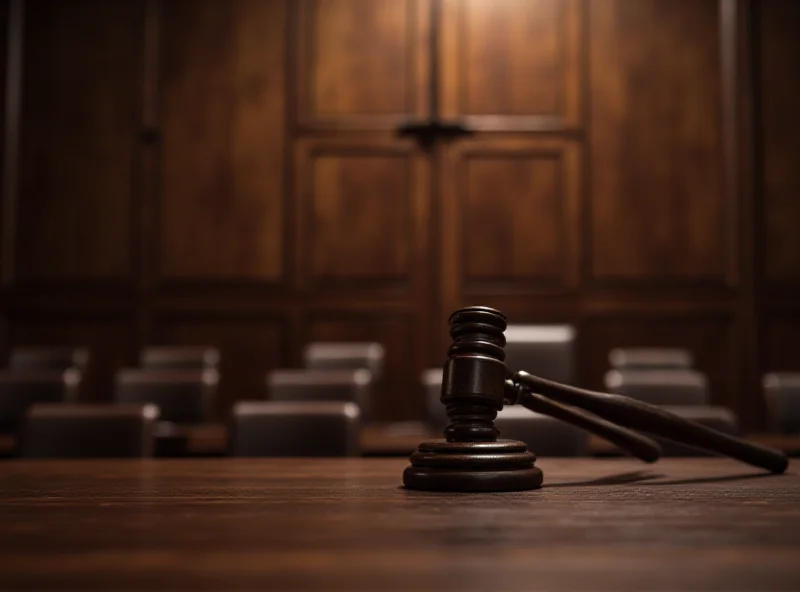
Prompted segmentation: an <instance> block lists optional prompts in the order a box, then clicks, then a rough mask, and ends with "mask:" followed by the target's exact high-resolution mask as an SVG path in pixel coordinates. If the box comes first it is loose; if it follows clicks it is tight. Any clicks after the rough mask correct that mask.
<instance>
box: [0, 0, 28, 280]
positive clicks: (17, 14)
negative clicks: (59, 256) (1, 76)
mask: <svg viewBox="0 0 800 592" xmlns="http://www.w3.org/2000/svg"><path fill="white" fill-rule="evenodd" d="M8 10H9V14H8V48H7V63H6V80H5V98H6V100H5V114H4V117H5V137H4V138H3V206H2V207H3V236H2V246H0V250H2V272H0V273H2V278H0V280H1V281H2V284H3V285H4V286H9V285H11V283H12V282H13V281H14V276H15V267H16V242H17V241H16V238H17V233H16V230H17V204H18V202H19V140H20V121H21V119H22V52H23V42H24V39H23V37H24V31H23V27H24V21H25V6H24V0H10V5H9V8H8Z"/></svg>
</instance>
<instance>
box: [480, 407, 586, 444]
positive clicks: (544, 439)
mask: <svg viewBox="0 0 800 592" xmlns="http://www.w3.org/2000/svg"><path fill="white" fill-rule="evenodd" d="M494 425H495V426H496V427H497V429H498V430H500V434H501V435H502V437H503V438H507V439H510V440H519V441H521V442H525V444H527V445H528V450H530V451H531V452H533V453H534V454H535V455H536V456H587V455H588V454H589V434H588V433H586V432H585V431H583V430H581V429H579V428H576V427H575V426H572V425H570V424H568V423H565V422H563V421H561V420H558V419H555V418H553V417H550V416H549V415H543V414H541V413H535V412H533V411H531V410H529V409H526V408H525V407H522V406H521V405H508V406H506V407H504V408H503V409H502V410H501V411H500V412H499V413H498V414H497V419H495V421H494Z"/></svg>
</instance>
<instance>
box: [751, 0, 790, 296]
mask: <svg viewBox="0 0 800 592" xmlns="http://www.w3.org/2000/svg"><path fill="white" fill-rule="evenodd" d="M757 7H758V9H759V12H760V14H759V16H760V18H759V21H760V23H759V24H760V27H759V31H758V34H759V37H760V52H759V53H760V58H761V59H760V64H759V66H760V74H761V75H760V80H759V83H760V84H759V88H760V90H761V93H760V98H761V101H760V103H761V104H760V106H761V112H760V119H761V124H762V134H763V135H762V137H761V155H762V157H763V164H762V167H761V170H762V175H763V178H762V183H763V187H762V191H763V202H762V203H763V208H764V228H763V229H762V232H763V236H764V243H765V244H764V261H763V264H764V268H765V274H764V275H765V276H766V279H767V281H768V282H769V283H770V284H794V286H795V289H794V290H793V293H794V294H795V296H797V297H798V300H800V288H799V287H798V286H800V232H799V231H798V221H800V167H798V166H797V164H798V158H797V155H798V154H800V113H798V104H800V80H799V79H798V75H797V73H798V72H800V36H798V31H800V3H797V2H785V1H782V0H763V1H762V2H759V3H758V4H757Z"/></svg>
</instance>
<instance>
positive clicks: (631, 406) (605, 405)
mask: <svg viewBox="0 0 800 592" xmlns="http://www.w3.org/2000/svg"><path fill="white" fill-rule="evenodd" d="M511 380H512V381H513V382H514V383H516V384H518V385H521V386H524V387H525V388H526V389H529V390H531V391H533V392H534V393H538V394H539V395H542V396H544V397H549V398H552V399H555V400H556V401H557V402H559V403H563V404H566V405H572V406H575V407H580V408H582V409H585V410H586V411H589V412H591V413H594V414H595V415H597V416H598V417H602V418H603V419H606V420H608V421H610V422H612V423H615V424H618V425H621V426H624V427H627V428H630V429H634V430H638V431H643V432H647V433H649V434H652V435H655V436H661V437H663V438H667V439H668V440H673V441H675V442H680V443H682V444H688V445H689V446H693V447H696V448H702V449H705V450H708V451H711V452H716V453H718V454H722V455H725V456H730V457H731V458H735V459H737V460H740V461H742V462H745V463H748V464H751V465H754V466H757V467H761V468H764V469H767V470H768V471H771V472H773V473H783V472H784V471H785V470H786V467H787V466H788V465H789V459H788V458H787V456H786V455H785V454H783V453H782V452H780V451H778V450H774V449H772V448H767V447H766V446H760V445H758V444H753V443H751V442H747V441H746V440H743V439H741V438H735V437H733V436H729V435H727V434H723V433H722V432H718V431H716V430H712V429H710V428H707V427H705V426H703V425H700V424H699V423H695V422H693V421H687V420H685V419H683V418H681V417H678V416H677V415H674V414H672V413H669V412H667V411H664V410H663V409H660V408H658V407H655V406H652V405H648V404H646V403H642V402H641V401H637V400H636V399H631V398H630V397H624V396H622V395H611V394H608V393H598V392H594V391H587V390H583V389H580V388H577V387H574V386H569V385H566V384H560V383H558V382H553V381H552V380H547V379H544V378H540V377H538V376H533V375H531V374H528V373H527V372H524V371H520V372H517V373H516V374H514V375H513V376H512V378H511Z"/></svg>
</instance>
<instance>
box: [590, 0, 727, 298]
mask: <svg viewBox="0 0 800 592" xmlns="http://www.w3.org/2000/svg"><path fill="white" fill-rule="evenodd" d="M717 11H718V2H716V1H714V0H677V1H674V2H664V1H661V0H642V1H637V2H628V1H624V0H610V1H608V2H592V3H589V19H588V21H589V26H590V31H589V38H590V40H591V46H590V50H589V66H590V75H589V81H590V88H589V93H590V96H591V128H590V134H589V136H590V140H589V151H590V160H591V181H590V195H591V204H590V208H591V214H590V218H591V241H590V243H589V244H588V245H587V248H588V249H589V256H590V261H591V275H592V277H593V278H595V279H624V280H633V281H636V280H639V281H641V280H658V281H664V282H666V281H670V282H673V283H674V282H679V281H681V280H684V279H691V280H703V281H713V282H718V283H719V282H722V281H724V280H725V279H726V278H727V276H728V275H729V274H730V272H731V266H732V262H735V261H736V260H737V258H736V257H737V255H736V253H735V252H733V251H732V250H731V246H730V244H729V243H730V241H729V238H728V236H729V235H728V232H729V229H730V228H731V227H732V226H731V225H732V224H733V223H734V219H733V216H734V214H735V211H736V200H735V198H734V196H728V195H725V193H724V189H723V184H722V147H721V120H720V101H721V88H720V86H721V72H720V34H719V27H718V20H719V16H718V14H717Z"/></svg>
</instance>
